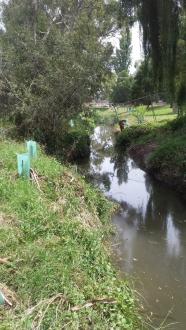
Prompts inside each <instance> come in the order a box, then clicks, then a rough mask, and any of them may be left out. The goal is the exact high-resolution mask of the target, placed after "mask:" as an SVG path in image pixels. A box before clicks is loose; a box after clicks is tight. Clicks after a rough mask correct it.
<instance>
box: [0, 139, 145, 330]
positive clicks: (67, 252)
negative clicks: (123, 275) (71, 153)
mask: <svg viewBox="0 0 186 330" xmlns="http://www.w3.org/2000/svg"><path fill="white" fill-rule="evenodd" d="M24 149H25V147H24V145H23V144H20V143H16V142H13V141H11V140H9V141H3V140H1V141H0V159H1V161H0V201H1V202H0V251H1V252H0V292H1V293H3V295H4V296H5V297H6V299H8V301H9V304H4V305H1V306H0V320H1V329H6V330H7V329H14V330H15V329H19V330H20V329H21V330H22V329H23V330H27V329H28V330H29V329H42V330H44V329H46V330H48V329H55V330H57V329H60V330H61V329H63V328H67V329H91V328H93V329H111V328H113V329H142V328H143V325H142V320H141V318H140V316H139V314H138V311H137V308H136V300H135V297H134V293H133V291H132V289H131V287H130V284H129V283H128V282H127V281H126V282H124V281H121V280H119V279H118V277H117V275H116V272H115V270H114V269H113V266H112V264H111V262H110V258H109V253H108V247H107V244H106V243H105V242H106V241H107V238H108V237H109V235H110V233H111V227H110V216H111V213H112V212H113V208H114V206H113V204H112V203H111V202H109V201H107V200H106V199H105V198H104V197H103V195H102V194H101V193H100V192H98V191H97V190H95V189H93V188H92V187H91V186H90V185H88V184H87V183H85V182H84V180H83V179H82V178H80V177H79V176H78V175H77V174H75V173H73V171H72V170H70V169H69V168H67V167H65V166H63V165H60V164H59V163H58V162H57V161H56V160H55V159H53V158H51V157H48V156H46V155H45V154H44V153H43V152H42V151H40V152H39V157H38V159H37V160H34V161H33V163H32V167H33V168H34V170H35V172H36V173H37V175H38V183H39V185H36V184H34V182H31V181H29V180H26V179H23V178H20V177H18V175H17V169H16V153H18V152H19V153H21V152H23V151H24Z"/></svg>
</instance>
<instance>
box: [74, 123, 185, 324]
mask: <svg viewBox="0 0 186 330" xmlns="http://www.w3.org/2000/svg"><path fill="white" fill-rule="evenodd" d="M80 168H81V171H82V170H83V172H84V173H87V174H88V176H89V179H90V180H92V181H93V182H94V184H95V185H97V186H98V187H99V188H100V189H101V190H102V191H103V192H104V194H105V195H106V196H107V197H108V198H111V199H113V200H115V201H117V202H119V203H120V205H121V208H120V211H119V212H118V214H116V215H115V216H114V217H113V223H114V224H115V226H116V228H117V236H116V238H115V240H114V243H113V246H114V251H115V255H116V256H117V260H118V265H119V267H120V270H121V271H122V272H123V276H126V274H129V275H130V276H132V277H134V278H135V282H136V287H137V290H139V292H140V294H141V295H142V296H143V297H144V299H142V300H143V305H144V309H145V310H146V311H147V312H148V313H149V314H151V315H152V316H153V319H154V325H155V326H156V325H159V324H160V323H161V322H162V321H163V320H164V319H165V318H166V324H167V323H169V324H171V323H173V324H172V325H170V327H169V329H174V330H177V329H178V330H179V329H186V205H185V204H184V202H183V201H182V200H181V199H180V196H179V195H177V194H176V193H175V192H174V191H173V190H171V189H170V188H167V187H165V186H164V185H161V184H160V183H159V182H156V181H154V180H153V179H152V178H150V177H149V176H148V175H147V174H146V173H145V172H144V171H142V170H140V168H139V167H138V166H137V165H136V164H135V162H134V161H133V160H132V159H130V158H129V157H128V156H127V155H125V154H124V153H123V152H122V153H119V152H116V151H114V148H113V137H112V136H111V129H110V128H109V127H104V126H101V127H97V128H96V129H95V132H94V134H93V136H92V143H91V156H90V160H89V162H87V163H86V164H81V167H80ZM124 274H125V275H124Z"/></svg>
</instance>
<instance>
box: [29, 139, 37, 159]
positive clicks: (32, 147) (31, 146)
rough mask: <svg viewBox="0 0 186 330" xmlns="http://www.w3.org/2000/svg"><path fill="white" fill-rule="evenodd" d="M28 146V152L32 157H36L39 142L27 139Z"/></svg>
mask: <svg viewBox="0 0 186 330" xmlns="http://www.w3.org/2000/svg"><path fill="white" fill-rule="evenodd" d="M26 146H27V150H28V153H29V155H30V157H31V158H36V157H37V143H36V142H35V141H32V140H30V141H26Z"/></svg>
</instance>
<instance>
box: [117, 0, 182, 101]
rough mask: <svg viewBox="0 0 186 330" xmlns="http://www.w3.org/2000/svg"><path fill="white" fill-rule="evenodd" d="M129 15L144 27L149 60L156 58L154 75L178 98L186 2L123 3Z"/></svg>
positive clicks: (137, 0)
mask: <svg viewBox="0 0 186 330" xmlns="http://www.w3.org/2000/svg"><path fill="white" fill-rule="evenodd" d="M121 5H122V7H123V11H124V14H125V15H128V16H129V17H130V19H129V23H130V24H131V21H132V20H133V21H134V20H135V19H138V20H139V21H140V24H141V26H142V28H143V46H144V52H145V55H146V57H147V58H148V57H149V56H150V57H151V58H152V65H153V76H154V78H155V80H156V81H159V82H160V83H161V84H162V81H163V85H164V87H165V89H166V91H167V92H168V93H169V95H170V96H171V97H172V99H174V83H175V81H174V78H175V73H176V52H177V41H178V38H179V32H180V20H181V16H182V14H183V12H184V10H185V1H181V2H180V1H173V0H167V1H162V0H156V1H154V0H149V1H146V0H132V1H131V0H121Z"/></svg>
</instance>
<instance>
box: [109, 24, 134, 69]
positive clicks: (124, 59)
mask: <svg viewBox="0 0 186 330" xmlns="http://www.w3.org/2000/svg"><path fill="white" fill-rule="evenodd" d="M130 64H131V35H130V31H129V30H128V29H123V31H122V33H121V38H120V42H119V48H117V49H116V54H115V56H113V66H114V69H115V72H116V73H117V74H119V73H120V72H122V71H127V72H128V70H129V66H130Z"/></svg>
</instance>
